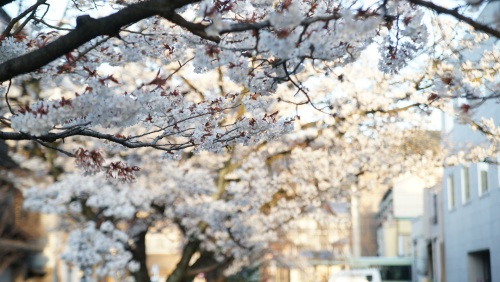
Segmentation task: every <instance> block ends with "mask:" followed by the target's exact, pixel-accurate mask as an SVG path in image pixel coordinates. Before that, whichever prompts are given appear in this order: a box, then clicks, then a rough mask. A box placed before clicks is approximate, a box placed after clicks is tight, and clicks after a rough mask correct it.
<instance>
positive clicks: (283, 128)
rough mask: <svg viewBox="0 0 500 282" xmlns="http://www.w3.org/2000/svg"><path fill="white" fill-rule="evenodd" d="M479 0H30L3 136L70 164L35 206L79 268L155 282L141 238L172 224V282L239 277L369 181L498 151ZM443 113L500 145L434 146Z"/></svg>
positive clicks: (10, 29) (9, 84) (493, 60)
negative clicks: (178, 252) (476, 12)
mask: <svg viewBox="0 0 500 282" xmlns="http://www.w3.org/2000/svg"><path fill="white" fill-rule="evenodd" d="M7 2H12V1H0V4H1V5H2V7H3V5H4V4H6V3H7ZM479 2H482V1H469V3H464V4H463V5H461V4H460V3H458V4H457V6H456V7H444V6H439V5H437V4H434V3H432V2H427V1H420V0H407V1H403V0H400V1H396V0H392V1H391V0H383V1H382V0H381V1H366V2H364V1H354V0H353V1H333V0H332V1H293V0H292V1H289V0H285V1H238V0H235V1H230V0H227V1H224V0H221V1H186V0H176V1H165V0H147V1H118V0H116V1H97V0H96V1H84V0H82V1H80V0H78V1H77V0H74V1H70V2H68V7H67V9H66V11H65V12H64V16H63V17H61V19H60V20H58V21H52V20H50V19H49V18H50V17H49V16H47V15H49V14H50V13H51V12H53V11H54V8H55V6H56V5H60V4H59V3H58V4H56V3H52V2H51V1H48V0H38V1H33V2H31V3H30V4H29V5H30V6H26V5H25V4H24V3H26V2H25V1H23V3H20V4H19V5H18V7H19V8H20V9H18V11H17V13H16V15H14V16H13V17H12V19H11V20H10V22H9V23H8V24H7V25H6V27H5V28H4V30H3V32H2V37H1V41H0V82H2V85H1V88H0V93H1V95H2V107H1V108H0V111H1V112H0V122H1V124H2V125H1V128H0V139H3V140H7V141H8V142H10V143H9V144H15V143H16V142H20V141H29V142H32V143H34V144H36V145H37V146H42V147H44V148H46V149H48V150H55V151H57V152H58V153H59V154H61V155H66V156H68V157H73V158H75V163H76V166H77V167H78V168H79V169H80V171H76V172H75V173H73V174H69V173H68V174H66V175H64V176H63V177H61V180H60V181H59V182H56V183H55V184H54V185H51V186H50V187H48V188H47V189H37V188H33V189H31V190H29V191H27V193H26V198H27V199H26V202H25V206H26V207H28V208H30V209H33V210H37V211H40V212H47V213H56V214H60V215H61V216H63V217H64V218H65V226H66V227H67V228H69V230H68V232H70V233H69V234H70V235H69V238H68V251H67V252H65V253H64V254H63V258H64V259H65V260H67V261H68V262H71V263H73V264H75V265H77V266H78V267H80V269H81V270H82V271H83V272H84V274H85V277H87V278H89V279H90V278H91V277H96V276H115V275H119V276H120V277H121V278H123V277H126V276H128V274H129V273H130V274H132V276H133V277H134V278H135V279H136V280H137V281H147V280H148V279H149V278H148V271H147V268H146V265H145V245H144V244H145V235H146V233H147V232H152V231H153V230H155V229H162V228H165V227H166V226H173V227H175V228H177V229H178V230H180V232H181V233H182V234H183V238H184V245H183V249H182V256H181V260H180V261H179V262H178V265H177V267H176V269H175V270H174V272H173V273H172V274H171V276H170V277H169V280H168V281H189V280H190V279H192V278H193V277H194V275H196V274H198V273H200V272H209V273H210V272H214V271H216V270H217V271H219V270H223V271H226V272H228V273H230V272H231V271H233V272H234V271H236V270H237V269H238V268H239V267H240V266H242V265H244V264H247V263H249V262H250V261H252V260H254V258H255V256H258V255H259V253H260V252H261V251H262V250H264V249H265V248H266V246H267V244H268V242H269V241H271V240H272V239H273V238H275V236H276V232H277V231H278V230H280V229H282V228H286V226H287V224H288V223H289V222H291V221H293V219H295V218H296V217H297V216H298V215H299V214H301V213H311V214H314V213H315V212H317V211H318V210H320V209H321V206H322V204H323V203H324V201H326V200H327V199H339V200H341V199H343V198H345V197H347V195H348V193H350V191H351V190H350V189H346V188H349V187H351V186H352V185H358V186H364V185H366V184H363V183H361V182H360V181H359V179H360V177H361V176H362V175H365V174H371V175H375V176H376V177H375V179H374V181H373V182H372V183H371V184H372V185H375V184H377V183H381V182H384V181H387V180H388V179H390V178H391V177H394V176H397V175H399V174H401V173H405V172H408V171H412V172H413V173H415V174H419V173H420V174H423V175H427V176H429V175H433V174H435V173H436V172H435V168H436V167H439V165H441V164H443V162H460V161H464V160H465V159H467V160H476V159H481V160H484V159H486V158H488V157H490V156H492V155H494V154H495V153H497V152H498V146H499V144H500V142H499V141H498V140H499V138H498V137H499V129H498V127H497V126H496V125H495V124H494V123H493V122H492V121H491V120H487V119H481V117H477V116H473V115H472V113H473V112H474V111H475V109H478V108H479V107H480V106H481V103H484V102H485V101H491V100H493V99H495V98H498V92H496V90H495V89H496V88H497V87H496V86H497V80H496V78H495V75H496V71H495V70H496V69H498V58H499V56H498V50H497V48H495V47H491V48H490V47H489V48H485V46H488V45H489V44H490V41H491V38H494V37H496V38H500V36H499V34H498V30H497V29H496V27H495V26H494V24H490V23H487V24H485V23H481V22H480V21H476V20H473V19H472V16H468V11H469V10H467V9H470V8H477V7H479V6H480V4H481V3H479ZM434 13H438V14H445V15H448V16H449V17H448V18H439V17H436V16H434ZM466 52H469V53H472V54H478V55H477V56H469V57H468V58H465V57H464V56H462V55H461V54H465V53H466ZM367 57H373V58H372V59H373V60H371V61H370V60H367ZM370 62H371V63H370ZM373 62H374V63H373ZM377 69H378V70H377ZM28 86H29V87H28ZM30 87H31V88H36V91H33V90H30V89H31V88H30ZM485 90H491V91H485ZM485 93H486V94H485ZM452 100H455V101H458V102H455V103H452V102H451V101H452ZM433 109H437V110H440V111H443V112H446V113H448V114H451V115H453V116H457V117H458V118H461V119H462V120H463V121H464V122H466V123H468V124H470V125H472V126H473V127H475V128H477V129H479V130H480V131H482V132H483V133H484V134H485V135H486V136H487V137H488V142H489V143H488V146H485V147H478V148H477V149H476V150H474V151H471V153H470V154H468V155H467V154H459V155H458V157H457V155H453V156H452V157H451V158H445V155H444V153H443V152H440V151H439V150H434V149H433V148H430V147H429V146H425V145H422V143H423V144H429V143H430V142H431V141H430V140H429V138H428V136H427V134H426V133H425V130H426V126H425V120H426V119H427V118H428V114H429V113H430V112H431V111H432V110H433ZM419 139H423V140H424V141H421V142H416V141H415V140H419ZM431 140H432V138H431ZM59 159H61V158H59ZM58 161H59V162H64V161H61V160H58ZM82 170H83V172H84V173H83V174H85V175H82V172H81V171H82ZM139 170H141V171H140V173H139ZM430 181H432V179H430ZM362 188H366V189H367V188H369V187H362ZM195 254H199V256H198V259H197V260H196V261H195V262H194V263H191V260H192V258H193V257H194V255H195ZM117 270H122V271H123V272H117ZM117 273H118V274H117Z"/></svg>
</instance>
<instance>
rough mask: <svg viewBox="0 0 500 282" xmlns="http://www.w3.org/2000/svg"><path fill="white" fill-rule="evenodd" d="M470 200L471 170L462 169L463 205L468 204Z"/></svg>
mask: <svg viewBox="0 0 500 282" xmlns="http://www.w3.org/2000/svg"><path fill="white" fill-rule="evenodd" d="M469 200H470V178H469V168H468V167H463V168H462V203H466V202H467V201H469Z"/></svg>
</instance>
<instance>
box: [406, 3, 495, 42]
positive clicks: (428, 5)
mask: <svg viewBox="0 0 500 282" xmlns="http://www.w3.org/2000/svg"><path fill="white" fill-rule="evenodd" d="M408 2H410V3H413V4H415V5H418V6H422V7H426V8H428V9H430V10H432V11H434V12H436V13H438V14H445V15H449V16H452V17H454V18H456V19H457V20H459V21H462V22H464V23H467V24H469V25H470V26H472V27H473V28H474V29H475V30H478V31H482V32H484V33H487V34H489V35H492V36H494V37H496V38H499V39H500V31H499V30H497V29H494V28H492V27H489V26H487V25H485V24H482V23H480V22H478V21H475V20H473V19H471V18H469V17H466V16H464V15H462V14H461V13H460V12H459V11H458V10H457V9H447V8H445V7H442V6H439V5H436V4H434V3H432V2H429V1H424V0H408Z"/></svg>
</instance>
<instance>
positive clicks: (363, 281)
mask: <svg viewBox="0 0 500 282" xmlns="http://www.w3.org/2000/svg"><path fill="white" fill-rule="evenodd" d="M328 282H382V278H381V277H380V271H379V270H378V269H376V268H366V269H351V270H342V271H339V272H335V273H334V274H332V275H330V278H328Z"/></svg>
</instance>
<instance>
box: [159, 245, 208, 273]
mask: <svg viewBox="0 0 500 282" xmlns="http://www.w3.org/2000/svg"><path fill="white" fill-rule="evenodd" d="M199 246H200V241H199V240H193V241H189V242H187V244H186V245H185V246H184V248H183V250H182V257H181V260H180V261H179V263H177V266H176V267H175V270H174V272H172V274H170V276H169V277H168V278H167V282H190V281H193V279H194V277H193V276H188V275H186V274H187V270H188V268H189V262H190V261H191V258H192V257H193V255H194V254H195V253H196V252H197V251H198V247H199Z"/></svg>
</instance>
